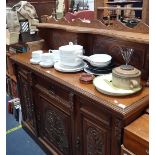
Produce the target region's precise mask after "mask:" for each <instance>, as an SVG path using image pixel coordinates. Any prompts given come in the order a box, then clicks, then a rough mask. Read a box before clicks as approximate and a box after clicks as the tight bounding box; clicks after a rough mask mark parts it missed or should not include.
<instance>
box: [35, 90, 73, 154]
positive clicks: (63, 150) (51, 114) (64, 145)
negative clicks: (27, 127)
mask: <svg viewBox="0 0 155 155" xmlns="http://www.w3.org/2000/svg"><path fill="white" fill-rule="evenodd" d="M35 98H36V104H37V107H38V108H37V110H36V115H37V124H38V129H39V136H40V137H41V139H42V140H43V141H44V142H45V143H46V144H48V145H50V146H51V147H52V148H53V149H54V151H56V152H57V153H58V154H60V155H71V154H72V151H71V145H72V143H71V133H72V131H71V119H70V116H68V115H67V114H66V113H65V112H63V111H62V110H60V109H58V108H57V107H56V106H55V104H56V103H55V102H57V101H56V100H55V99H54V98H52V97H49V96H47V95H45V94H43V92H42V91H41V90H39V89H38V88H36V89H35Z"/></svg>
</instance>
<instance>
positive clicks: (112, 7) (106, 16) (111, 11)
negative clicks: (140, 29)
mask: <svg viewBox="0 0 155 155" xmlns="http://www.w3.org/2000/svg"><path fill="white" fill-rule="evenodd" d="M142 6H143V1H142V0H134V1H131V0H111V1H110V0H109V1H107V2H106V3H105V6H103V7H98V10H97V11H98V13H99V14H100V15H99V14H98V18H100V19H101V20H102V21H103V22H104V23H105V24H106V25H107V24H108V25H109V24H112V21H113V20H119V21H121V22H122V23H124V24H125V25H126V26H128V27H134V26H136V25H137V24H138V23H139V22H140V21H141V19H142ZM99 16H100V17H99ZM110 21H111V22H110Z"/></svg>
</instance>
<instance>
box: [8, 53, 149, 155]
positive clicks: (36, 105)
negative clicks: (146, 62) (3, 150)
mask: <svg viewBox="0 0 155 155" xmlns="http://www.w3.org/2000/svg"><path fill="white" fill-rule="evenodd" d="M30 57H31V54H30V53H24V54H20V55H17V56H13V57H12V58H11V59H12V61H13V64H14V68H15V73H16V76H17V82H18V87H19V92H20V98H21V104H22V110H23V122H22V124H23V128H24V129H26V131H28V133H30V135H32V136H33V137H34V139H35V140H36V141H37V142H39V143H40V144H41V146H43V147H44V148H46V149H45V150H47V151H48V154H54V155H55V154H58V155H72V154H73V155H90V154H93V155H98V154H100V155H120V153H121V144H122V140H123V128H124V127H125V126H126V125H128V124H130V123H131V122H132V121H133V120H135V119H136V118H138V117H139V116H140V115H141V114H142V113H143V112H144V111H145V108H146V107H147V106H148V88H146V87H144V88H143V90H142V91H141V92H139V93H138V94H135V95H131V96H128V97H110V96H106V95H104V94H101V93H99V92H97V91H96V89H95V88H94V86H93V85H92V84H87V85H86V84H81V83H80V82H79V77H80V75H81V72H79V73H71V74H67V73H66V74H65V73H60V72H57V71H56V70H55V69H53V68H51V69H50V68H49V69H44V68H41V67H40V66H39V65H31V64H30V62H29V59H30ZM119 104H124V105H125V107H126V108H121V107H119Z"/></svg>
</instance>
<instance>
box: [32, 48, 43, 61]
mask: <svg viewBox="0 0 155 155" xmlns="http://www.w3.org/2000/svg"><path fill="white" fill-rule="evenodd" d="M42 53H43V51H42V50H38V51H33V52H32V58H33V59H34V58H40V56H41V54H42Z"/></svg>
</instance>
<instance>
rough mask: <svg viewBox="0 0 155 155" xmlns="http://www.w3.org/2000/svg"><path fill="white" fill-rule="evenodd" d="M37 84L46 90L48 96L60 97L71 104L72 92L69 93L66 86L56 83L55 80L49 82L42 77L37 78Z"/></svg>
mask: <svg viewBox="0 0 155 155" xmlns="http://www.w3.org/2000/svg"><path fill="white" fill-rule="evenodd" d="M35 83H36V84H39V85H40V86H42V87H43V88H45V89H46V92H48V94H50V95H52V96H54V97H58V98H60V99H61V100H63V101H64V102H66V103H69V102H70V94H71V91H69V90H68V89H67V88H66V87H65V86H63V85H60V84H59V83H57V82H55V81H54V80H48V79H44V78H42V77H39V76H36V77H35Z"/></svg>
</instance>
